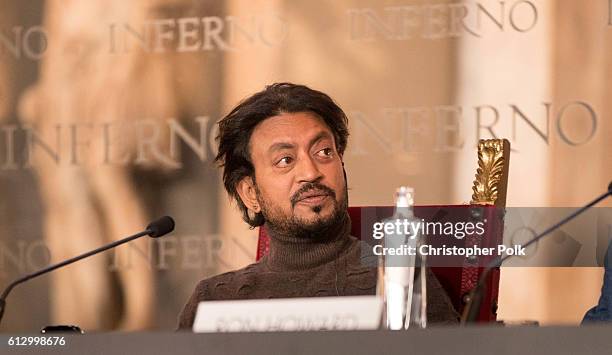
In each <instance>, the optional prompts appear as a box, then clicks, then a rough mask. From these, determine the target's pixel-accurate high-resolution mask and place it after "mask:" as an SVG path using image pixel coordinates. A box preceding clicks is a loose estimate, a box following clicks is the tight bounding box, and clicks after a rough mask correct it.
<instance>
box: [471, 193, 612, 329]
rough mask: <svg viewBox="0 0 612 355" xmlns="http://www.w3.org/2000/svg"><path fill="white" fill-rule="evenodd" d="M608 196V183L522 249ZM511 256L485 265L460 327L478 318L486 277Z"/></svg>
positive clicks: (497, 258)
mask: <svg viewBox="0 0 612 355" xmlns="http://www.w3.org/2000/svg"><path fill="white" fill-rule="evenodd" d="M608 196H612V182H611V183H610V185H608V191H607V192H606V193H604V194H603V195H601V196H599V197H597V198H596V199H594V200H593V201H591V202H589V204H587V205H586V206H584V207H581V208H579V209H578V210H576V211H574V212H572V213H571V214H570V215H569V216H567V217H565V218H564V219H562V220H561V221H559V222H557V223H556V224H555V225H553V226H551V227H549V228H548V229H546V230H545V231H544V232H542V233H540V234H538V235H537V236H535V237H534V238H533V239H531V240H530V241H529V242H527V243H526V244H524V245H523V247H524V248H526V247H528V246H530V245H531V244H533V243H536V242H537V241H538V240H540V239H542V238H543V237H545V236H547V235H548V234H550V233H552V232H553V231H554V230H556V229H557V228H559V227H561V226H562V225H564V224H565V223H567V222H569V221H571V220H572V219H574V218H576V217H578V216H579V215H580V214H582V213H583V212H584V211H586V210H588V209H589V208H591V207H593V206H594V205H596V204H598V203H599V202H601V201H602V200H604V199H606V198H607V197H608ZM512 256H513V255H506V256H504V257H503V258H502V257H500V256H498V257H496V258H495V259H493V260H492V261H491V262H490V263H489V264H487V266H486V267H485V269H484V271H483V273H482V275H481V276H480V279H478V283H477V284H476V287H474V288H473V289H472V291H470V294H469V298H468V299H469V302H468V303H467V305H466V306H465V308H464V309H463V314H462V316H461V324H462V325H465V324H467V323H473V322H475V321H476V318H477V317H478V313H479V312H480V304H481V303H482V294H483V293H484V292H485V289H486V280H487V277H488V276H489V273H490V272H491V270H492V269H493V268H496V267H499V266H501V264H502V263H503V262H504V261H506V260H507V259H508V258H511V257H512Z"/></svg>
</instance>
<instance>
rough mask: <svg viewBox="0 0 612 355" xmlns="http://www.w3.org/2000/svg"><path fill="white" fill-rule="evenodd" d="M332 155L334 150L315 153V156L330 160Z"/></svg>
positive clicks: (324, 149)
mask: <svg viewBox="0 0 612 355" xmlns="http://www.w3.org/2000/svg"><path fill="white" fill-rule="evenodd" d="M333 155H334V150H333V149H332V148H323V149H321V150H319V151H317V156H319V157H321V158H331V157H332V156H333Z"/></svg>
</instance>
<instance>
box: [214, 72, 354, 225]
mask: <svg viewBox="0 0 612 355" xmlns="http://www.w3.org/2000/svg"><path fill="white" fill-rule="evenodd" d="M298 112H310V113H313V114H315V115H317V116H319V117H320V118H321V119H323V121H324V122H325V123H326V124H327V126H328V127H329V128H330V130H331V131H332V133H333V135H334V140H335V141H336V149H337V151H338V153H339V154H343V153H344V150H345V149H346V144H347V139H348V135H349V132H348V128H347V125H348V119H347V117H346V114H345V113H344V111H342V109H341V108H340V107H339V106H338V105H336V103H335V102H334V101H333V100H332V99H331V98H330V97H329V96H328V95H326V94H324V93H322V92H320V91H316V90H312V89H310V88H308V87H306V86H304V85H296V84H291V83H276V84H272V85H269V86H267V87H266V88H265V89H264V90H262V91H260V92H258V93H256V94H254V95H253V96H251V97H249V98H247V99H246V100H243V101H242V102H241V103H240V104H238V106H236V107H235V108H234V109H233V110H232V111H231V112H230V113H229V114H228V115H227V116H225V117H223V119H221V121H219V135H218V136H217V137H216V139H217V142H218V143H219V151H218V153H217V156H216V158H215V162H217V163H219V165H220V166H221V167H223V184H224V185H225V189H226V190H227V192H228V194H229V195H230V197H232V198H233V199H235V200H236V202H237V203H238V207H239V208H240V211H241V212H242V218H243V219H244V220H245V221H246V222H247V223H248V224H249V225H250V226H251V227H258V226H261V225H263V224H264V222H265V220H264V217H263V215H262V214H261V212H260V213H258V214H256V216H255V218H250V217H249V214H248V209H247V208H246V206H245V205H244V203H243V202H242V200H241V199H240V196H239V195H238V192H237V190H236V187H237V185H238V183H239V182H240V181H241V180H242V179H243V178H244V177H247V176H248V177H251V178H253V179H254V178H255V168H254V166H253V163H252V161H251V154H250V152H249V141H250V139H251V134H252V133H253V130H254V129H255V127H256V126H257V125H258V124H259V123H260V122H262V121H264V120H265V119H267V118H270V117H273V116H277V115H280V114H283V113H298Z"/></svg>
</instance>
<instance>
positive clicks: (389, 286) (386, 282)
mask: <svg viewBox="0 0 612 355" xmlns="http://www.w3.org/2000/svg"><path fill="white" fill-rule="evenodd" d="M384 223H393V225H394V227H395V228H393V233H385V236H384V237H383V239H382V243H383V247H384V248H394V249H396V250H398V251H400V250H401V251H403V252H402V253H400V254H399V255H384V256H381V257H380V259H379V273H378V275H379V278H378V282H379V285H378V294H379V295H380V296H382V297H383V299H384V302H385V311H384V312H385V313H384V315H383V322H382V325H383V327H384V328H386V329H392V330H399V329H406V328H409V327H417V328H425V327H426V326H427V277H426V275H427V273H426V270H425V265H426V262H425V258H424V256H423V255H421V254H420V253H419V252H418V251H419V246H420V245H421V244H422V243H423V240H422V235H420V234H419V233H415V230H417V229H416V228H415V227H416V226H417V224H418V223H420V220H418V219H417V218H416V217H415V216H414V190H413V189H412V188H410V187H405V186H402V187H400V188H398V189H397V191H396V193H395V211H394V213H393V216H392V217H391V218H389V219H387V220H385V221H384ZM417 269H418V270H419V272H416V271H417ZM415 276H416V277H415Z"/></svg>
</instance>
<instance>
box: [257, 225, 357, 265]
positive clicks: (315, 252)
mask: <svg viewBox="0 0 612 355" xmlns="http://www.w3.org/2000/svg"><path fill="white" fill-rule="evenodd" d="M267 231H268V235H269V236H270V252H269V253H268V255H267V256H266V257H265V258H264V260H263V261H265V262H266V263H267V265H268V267H269V268H270V269H271V270H274V271H300V270H307V269H311V268H315V267H317V266H320V265H323V264H326V263H328V262H330V261H332V260H334V259H336V258H337V257H338V256H339V255H340V254H341V253H342V252H343V251H344V250H345V249H346V248H347V246H348V245H349V244H350V238H349V235H350V232H351V220H350V218H349V216H348V213H347V214H346V216H345V217H344V218H343V221H342V222H341V223H339V225H338V227H336V228H334V229H332V230H330V232H329V233H328V235H323V236H318V237H317V238H300V237H295V236H287V235H278V234H276V233H274V232H273V231H272V230H271V229H270V228H268V230H267Z"/></svg>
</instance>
